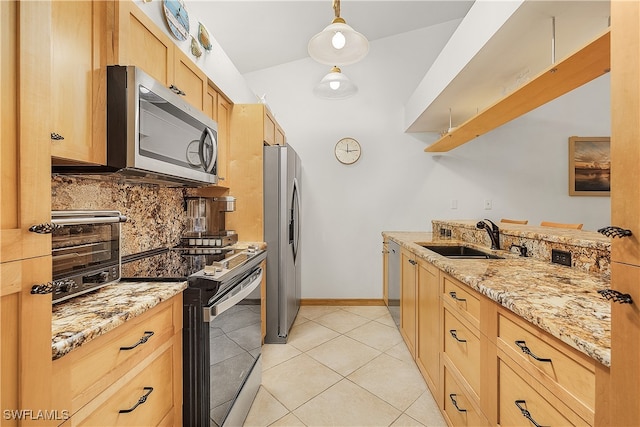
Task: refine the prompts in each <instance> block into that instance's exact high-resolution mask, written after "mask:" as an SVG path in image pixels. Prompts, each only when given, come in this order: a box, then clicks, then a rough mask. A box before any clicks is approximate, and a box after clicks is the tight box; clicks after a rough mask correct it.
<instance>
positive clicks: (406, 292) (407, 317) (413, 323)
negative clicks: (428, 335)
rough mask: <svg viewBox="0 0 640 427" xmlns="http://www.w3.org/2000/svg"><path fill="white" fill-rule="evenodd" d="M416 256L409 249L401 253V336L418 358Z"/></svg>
mask: <svg viewBox="0 0 640 427" xmlns="http://www.w3.org/2000/svg"><path fill="white" fill-rule="evenodd" d="M415 258H416V256H415V255H414V254H413V253H412V252H410V251H409V250H407V249H404V248H403V249H402V250H401V251H400V334H401V335H402V337H403V338H404V342H405V344H407V347H408V348H409V353H411V357H413V358H414V359H415V358H416V343H417V341H418V325H417V319H418V304H417V286H416V279H417V276H418V273H417V270H416V269H417V267H416V266H417V265H418V263H417V261H416V259H415Z"/></svg>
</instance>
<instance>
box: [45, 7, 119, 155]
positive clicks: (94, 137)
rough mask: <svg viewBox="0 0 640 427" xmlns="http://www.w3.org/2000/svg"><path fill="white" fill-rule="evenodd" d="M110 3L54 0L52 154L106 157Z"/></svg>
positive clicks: (52, 11) (52, 29)
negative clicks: (108, 5)
mask: <svg viewBox="0 0 640 427" xmlns="http://www.w3.org/2000/svg"><path fill="white" fill-rule="evenodd" d="M107 26H108V25H107V2H104V1H99V2H86V1H83V2H77V1H54V2H51V49H52V58H51V59H52V60H51V115H52V124H51V155H52V156H53V157H54V163H64V162H65V161H78V162H84V163H95V164H104V163H105V161H106V145H105V141H106V122H105V120H106V119H105V117H106V86H107V85H106V83H107V77H106V71H107V70H106V64H107V52H106V50H107V46H108V43H109V41H110V40H107V35H108V32H107Z"/></svg>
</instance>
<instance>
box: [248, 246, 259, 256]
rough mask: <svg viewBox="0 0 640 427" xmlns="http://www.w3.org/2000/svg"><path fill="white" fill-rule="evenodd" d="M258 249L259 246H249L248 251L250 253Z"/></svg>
mask: <svg viewBox="0 0 640 427" xmlns="http://www.w3.org/2000/svg"><path fill="white" fill-rule="evenodd" d="M257 251H258V247H257V246H256V245H249V246H247V252H248V253H250V254H253V253H256V252H257Z"/></svg>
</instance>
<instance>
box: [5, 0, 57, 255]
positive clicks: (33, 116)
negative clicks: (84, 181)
mask: <svg viewBox="0 0 640 427" xmlns="http://www.w3.org/2000/svg"><path fill="white" fill-rule="evenodd" d="M37 6H41V7H37ZM0 7H1V9H0V11H1V12H2V14H1V15H0V18H1V24H0V42H1V44H0V53H1V56H0V58H2V61H1V68H0V84H1V87H2V97H1V98H0V113H1V114H2V126H1V128H0V161H1V162H2V165H1V169H2V177H1V178H0V193H1V194H2V206H1V207H0V226H1V227H0V243H1V247H0V261H1V262H2V263H4V262H7V261H14V260H20V259H25V258H34V257H38V256H43V255H48V254H50V253H51V237H49V236H48V235H43V234H37V233H32V232H29V227H30V226H32V225H35V224H40V223H48V222H49V221H50V220H51V176H50V174H51V151H50V145H51V140H50V132H51V116H52V114H51V108H50V105H51V104H50V99H51V97H50V90H51V80H50V77H51V73H50V67H51V66H50V64H51V61H50V58H51V57H50V53H49V44H48V43H43V41H42V39H41V37H42V34H49V25H50V9H49V7H48V3H46V4H44V2H29V1H27V2H13V1H11V2H9V1H6V2H5V1H2V2H0ZM30 21H33V22H30ZM36 28H37V31H34V29H36Z"/></svg>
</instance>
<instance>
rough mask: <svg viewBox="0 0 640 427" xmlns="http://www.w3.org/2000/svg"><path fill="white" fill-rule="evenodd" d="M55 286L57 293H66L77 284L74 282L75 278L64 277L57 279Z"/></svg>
mask: <svg viewBox="0 0 640 427" xmlns="http://www.w3.org/2000/svg"><path fill="white" fill-rule="evenodd" d="M56 287H57V293H67V292H71V291H72V290H74V289H76V288H77V287H78V284H77V283H76V282H75V280H71V279H65V280H60V281H58V282H57V283H56Z"/></svg>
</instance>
